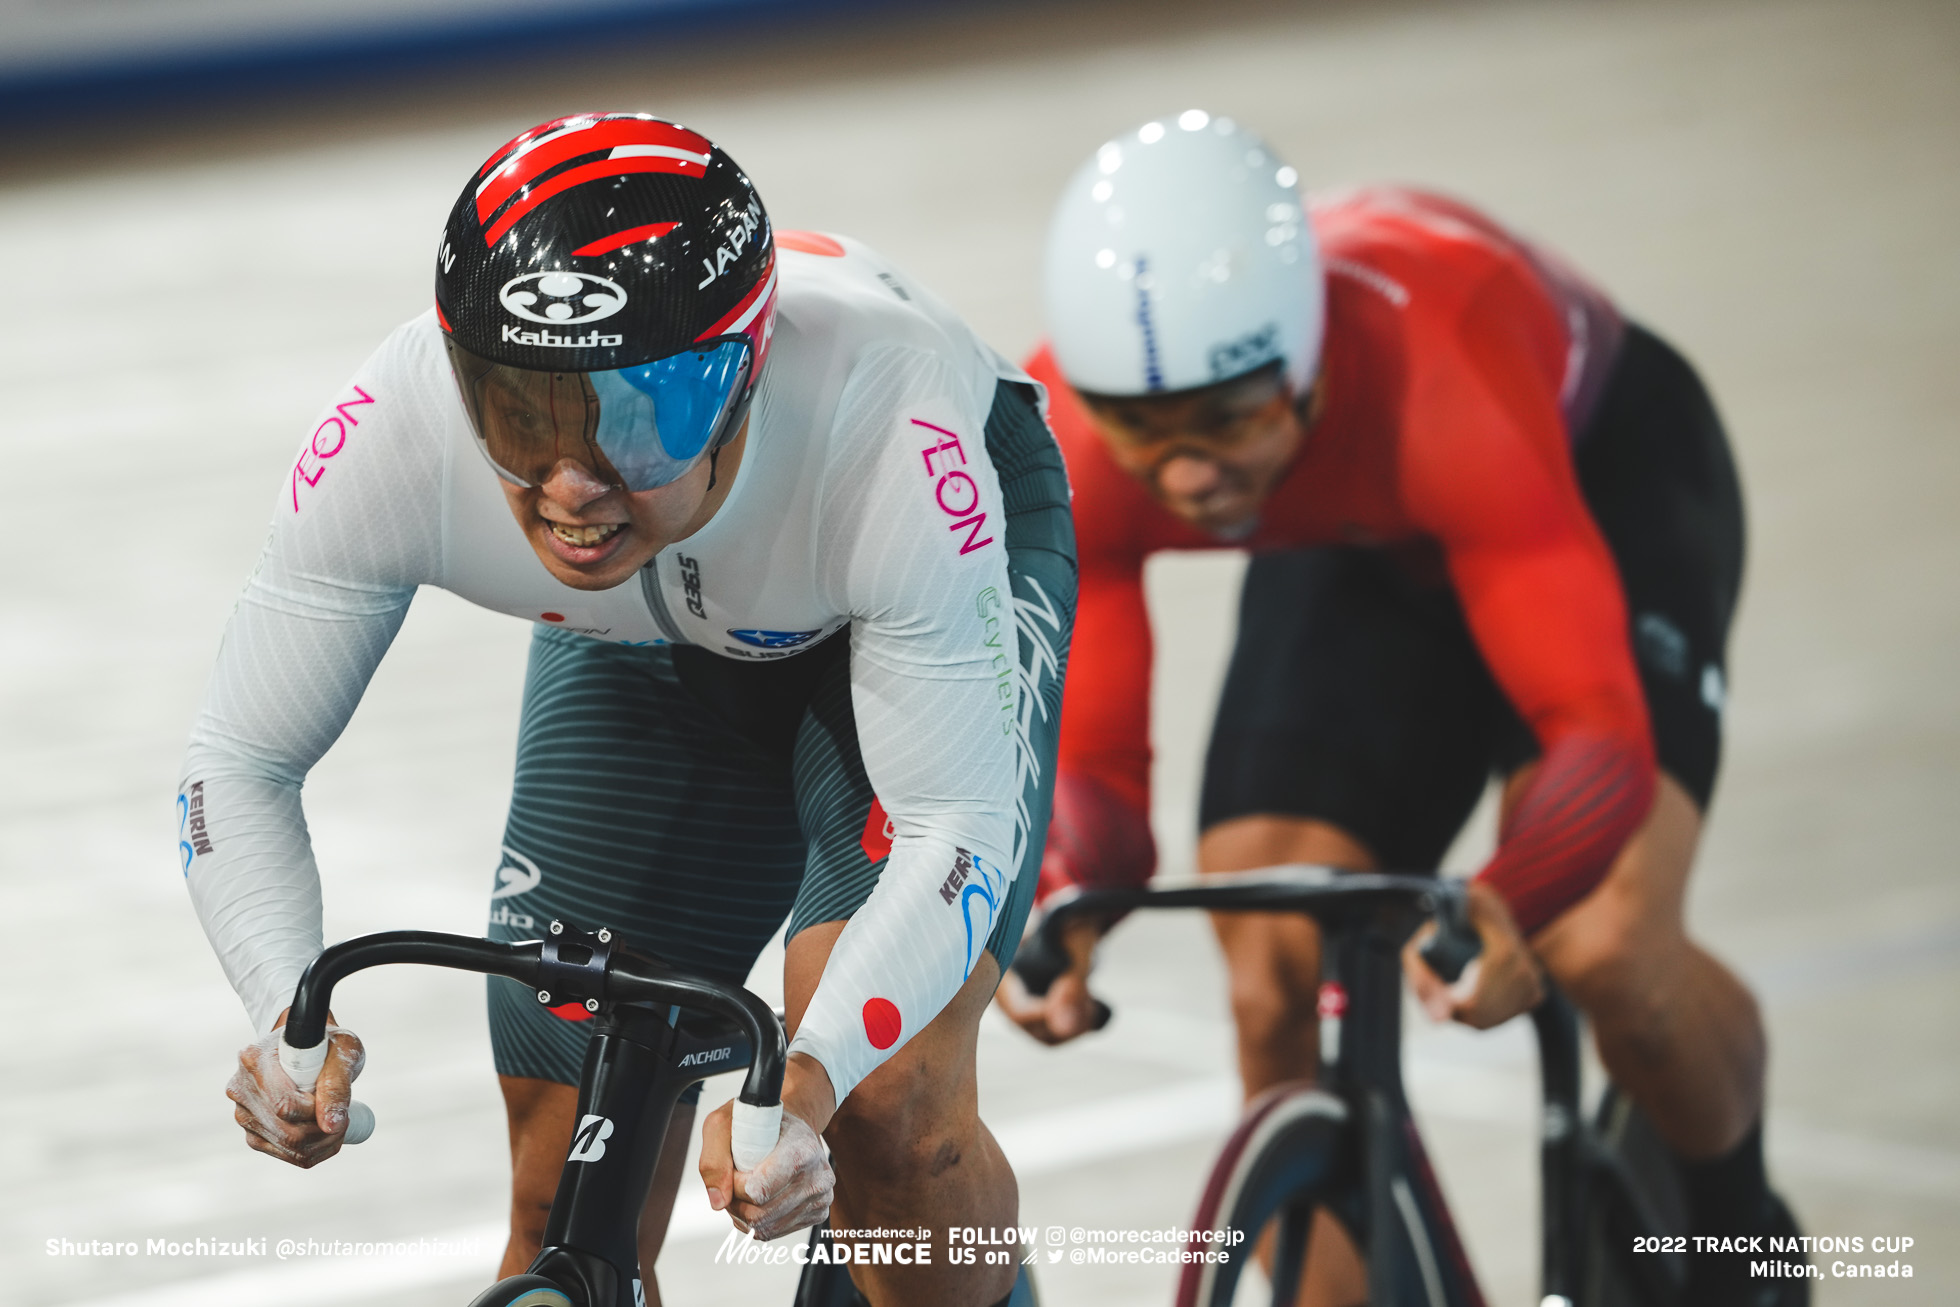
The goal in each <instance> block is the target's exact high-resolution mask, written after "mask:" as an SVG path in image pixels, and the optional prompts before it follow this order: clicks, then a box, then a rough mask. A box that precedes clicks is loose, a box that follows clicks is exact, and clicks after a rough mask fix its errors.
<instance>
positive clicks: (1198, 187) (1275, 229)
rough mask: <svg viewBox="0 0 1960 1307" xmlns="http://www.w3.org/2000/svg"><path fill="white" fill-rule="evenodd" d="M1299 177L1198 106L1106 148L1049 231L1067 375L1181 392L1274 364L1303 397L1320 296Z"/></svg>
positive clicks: (1134, 391)
mask: <svg viewBox="0 0 1960 1307" xmlns="http://www.w3.org/2000/svg"><path fill="white" fill-rule="evenodd" d="M1298 181H1299V174H1297V173H1295V172H1294V171H1293V169H1291V168H1289V167H1287V166H1286V164H1285V163H1284V162H1282V161H1281V160H1280V159H1278V158H1277V157H1275V156H1274V154H1273V152H1272V151H1271V150H1269V149H1267V148H1266V144H1265V142H1263V141H1261V140H1260V139H1259V138H1258V137H1257V136H1254V135H1253V134H1252V133H1251V132H1248V131H1245V130H1243V129H1242V128H1240V127H1239V126H1238V125H1237V124H1236V123H1234V122H1233V121H1232V120H1231V119H1229V118H1214V117H1212V116H1211V115H1210V114H1208V113H1206V112H1205V111H1204V110H1202V109H1187V110H1186V111H1185V112H1183V113H1181V114H1179V115H1177V117H1176V118H1175V119H1172V118H1164V119H1161V120H1158V121H1155V122H1148V123H1145V124H1144V125H1143V126H1142V127H1139V128H1138V129H1137V130H1136V131H1134V132H1132V133H1130V134H1129V135H1127V136H1123V137H1119V138H1117V139H1116V140H1113V141H1109V142H1106V143H1105V144H1104V145H1103V147H1102V148H1101V149H1099V150H1097V151H1096V154H1095V157H1094V158H1092V159H1090V160H1089V161H1088V162H1087V163H1085V164H1083V165H1082V167H1081V168H1079V169H1077V170H1076V173H1075V176H1074V177H1072V178H1070V179H1069V183H1068V187H1067V188H1066V189H1065V190H1064V191H1063V192H1062V199H1061V203H1060V204H1058V205H1057V206H1056V207H1055V217H1054V221H1053V222H1051V223H1050V224H1049V227H1048V261H1047V269H1046V272H1045V276H1044V283H1045V285H1044V292H1045V299H1046V301H1047V309H1048V332H1049V339H1050V341H1051V343H1052V344H1053V347H1054V351H1055V359H1056V361H1057V362H1058V363H1060V364H1061V368H1062V374H1063V375H1064V376H1066V377H1067V378H1068V380H1069V384H1070V385H1072V386H1075V387H1076V388H1077V389H1079V390H1086V391H1090V392H1091V393H1096V394H1104V395H1141V394H1148V393H1151V392H1153V391H1164V390H1188V389H1190V388H1191V387H1193V386H1207V385H1210V384H1211V383H1212V382H1215V381H1225V380H1228V379H1230V378H1232V377H1236V376H1240V375H1242V374H1244V373H1246V372H1250V371H1252V370H1253V369H1254V368H1257V367H1259V366H1261V365H1262V364H1266V363H1270V362H1271V361H1272V360H1274V359H1281V360H1283V361H1284V364H1285V368H1286V375H1287V378H1288V379H1289V380H1290V381H1291V382H1292V383H1293V389H1294V393H1295V394H1304V393H1305V391H1306V388H1307V386H1308V385H1309V384H1310V383H1311V382H1312V380H1313V376H1314V372H1315V369H1316V368H1317V367H1318V365H1319V361H1320V332H1321V323H1322V318H1323V315H1324V310H1325V303H1324V301H1325V295H1326V292H1325V290H1324V289H1323V287H1322V285H1321V271H1320V255H1319V251H1318V250H1317V248H1316V247H1315V245H1314V238H1313V229H1312V227H1310V226H1309V225H1308V223H1307V219H1306V214H1305V212H1304V211H1303V209H1302V207H1301V204H1300V195H1299V192H1298V191H1297V190H1296V189H1294V188H1295V185H1296V183H1297V182H1298Z"/></svg>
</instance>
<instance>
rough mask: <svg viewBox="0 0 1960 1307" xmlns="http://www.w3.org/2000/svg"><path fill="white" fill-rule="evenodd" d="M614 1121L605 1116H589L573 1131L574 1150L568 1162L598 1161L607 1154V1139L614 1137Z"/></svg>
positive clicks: (567, 1158)
mask: <svg viewBox="0 0 1960 1307" xmlns="http://www.w3.org/2000/svg"><path fill="white" fill-rule="evenodd" d="M612 1132H613V1123H612V1122H611V1121H609V1120H607V1119H606V1118H605V1117H603V1116H587V1117H585V1118H584V1119H582V1120H581V1121H580V1122H579V1123H578V1129H577V1130H574V1131H573V1132H572V1151H571V1153H570V1155H568V1156H567V1157H566V1158H565V1160H566V1161H568V1162H596V1161H598V1160H599V1159H600V1158H602V1157H604V1156H605V1155H606V1140H608V1139H610V1138H612Z"/></svg>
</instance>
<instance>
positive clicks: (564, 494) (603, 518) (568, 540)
mask: <svg viewBox="0 0 1960 1307" xmlns="http://www.w3.org/2000/svg"><path fill="white" fill-rule="evenodd" d="M539 375H544V374H539ZM538 402H539V397H538V396H537V395H532V394H522V393H518V392H517V390H516V389H515V388H513V387H505V386H502V385H499V384H498V383H497V382H496V381H494V380H493V381H491V382H490V383H488V384H487V385H486V386H485V387H484V395H483V422H484V426H485V428H486V432H487V434H489V436H490V437H491V439H492V442H493V443H494V442H495V441H496V440H498V439H520V438H521V439H525V440H532V439H535V438H536V432H535V431H533V430H532V428H534V427H538V426H539V425H540V422H541V419H540V415H539V414H538V412H537V407H538ZM570 425H571V429H572V430H577V429H578V427H577V425H576V424H570ZM747 444H748V427H747V425H746V424H744V426H743V428H742V431H741V433H740V434H739V435H737V436H736V437H735V439H734V440H732V441H730V442H729V443H728V446H727V447H726V448H725V449H723V450H722V451H721V453H720V454H719V455H718V456H717V457H716V458H715V459H712V460H711V459H708V458H702V459H701V460H700V461H699V462H698V463H696V464H695V465H694V467H692V468H690V469H689V470H688V471H687V472H686V473H685V474H683V475H682V476H681V477H680V478H679V479H678V480H675V481H672V482H669V483H668V484H667V485H664V486H659V487H657V488H655V489H653V490H640V491H628V490H622V489H620V488H619V486H618V484H617V483H618V481H619V480H620V477H619V474H618V472H617V471H615V470H614V469H613V467H612V466H611V465H610V464H609V463H607V461H606V458H605V455H604V454H603V453H601V452H600V451H599V449H598V447H597V446H596V445H593V444H590V443H587V442H583V441H581V442H578V444H577V445H576V447H570V448H567V447H564V446H562V445H561V447H560V448H559V450H558V455H559V457H558V459H557V461H556V462H555V463H553V464H552V465H551V466H550V469H549V471H548V472H547V473H546V474H545V475H544V479H543V480H541V481H540V482H539V483H538V484H536V485H533V486H520V485H514V484H513V483H511V482H510V481H507V480H505V479H503V478H501V477H500V478H498V481H497V484H498V485H500V486H502V487H503V491H504V499H505V501H506V502H508V503H509V504H510V511H511V514H512V516H514V517H515V518H516V519H517V524H518V526H519V527H520V528H522V529H523V532H524V537H525V539H527V540H529V541H530V542H531V548H532V549H534V550H535V551H536V552H537V555H538V559H539V561H540V562H542V563H543V564H544V566H545V570H546V571H548V572H550V573H551V574H552V576H554V577H556V578H557V579H558V580H560V581H562V582H564V583H565V584H566V585H568V586H571V587H573V588H574V589H578V590H607V589H611V588H612V587H613V586H616V585H619V584H621V583H622V582H624V581H627V580H629V579H631V578H632V576H633V574H634V573H636V572H638V571H639V570H640V569H641V568H642V567H645V566H646V565H647V563H648V562H649V561H650V560H651V559H652V558H653V556H654V555H655V554H657V553H659V552H660V551H661V550H662V549H665V548H666V547H667V546H668V545H671V544H673V543H674V542H676V541H678V540H685V539H687V537H689V536H691V535H693V534H694V533H695V532H696V531H698V530H700V529H701V528H702V527H703V526H704V525H706V524H707V522H708V519H709V518H711V517H713V516H714V514H715V510H716V509H718V508H720V507H721V504H722V501H723V500H725V499H726V498H727V497H728V489H729V487H730V485H732V484H733V482H734V479H735V474H736V472H737V470H738V469H739V468H740V466H741V461H742V450H743V448H744V447H745V446H746V445H747ZM711 473H712V475H711ZM710 480H712V481H713V482H714V485H713V487H712V488H711V487H710V486H709V481H710Z"/></svg>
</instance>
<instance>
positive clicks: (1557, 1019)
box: [1531, 989, 1592, 1307]
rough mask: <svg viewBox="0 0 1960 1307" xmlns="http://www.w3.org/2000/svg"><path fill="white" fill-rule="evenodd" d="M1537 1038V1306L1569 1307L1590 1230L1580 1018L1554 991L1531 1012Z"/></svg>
mask: <svg viewBox="0 0 1960 1307" xmlns="http://www.w3.org/2000/svg"><path fill="white" fill-rule="evenodd" d="M1531 1024H1532V1028H1533V1029H1534V1030H1535V1031H1536V1033H1537V1036H1538V1081H1539V1089H1540V1093H1541V1097H1542V1102H1543V1107H1542V1109H1541V1115H1540V1118H1539V1137H1538V1169H1539V1183H1540V1186H1541V1188H1540V1201H1541V1202H1542V1203H1543V1204H1544V1209H1543V1214H1542V1221H1541V1226H1540V1228H1541V1229H1542V1231H1543V1239H1544V1247H1543V1249H1542V1252H1541V1257H1540V1263H1539V1275H1540V1281H1541V1284H1542V1286H1543V1287H1542V1289H1541V1293H1542V1294H1543V1298H1542V1300H1541V1303H1540V1307H1572V1304H1574V1303H1575V1302H1577V1301H1578V1299H1579V1275H1580V1267H1581V1266H1582V1265H1583V1264H1584V1256H1585V1253H1584V1246H1583V1243H1584V1240H1585V1237H1586V1229H1587V1226H1588V1219H1587V1218H1588V1215H1589V1213H1588V1212H1587V1211H1586V1205H1587V1204H1588V1203H1590V1202H1591V1201H1592V1186H1591V1185H1589V1184H1587V1183H1586V1153H1585V1131H1584V1129H1583V1128H1582V1126H1583V1122H1582V1121H1581V1119H1580V1116H1579V1018H1578V1015H1577V1014H1576V1013H1575V1012H1574V1011H1573V1010H1572V1004H1571V1003H1570V1002H1569V1001H1567V999H1566V997H1565V996H1564V995H1563V994H1561V993H1559V992H1558V990H1556V989H1548V991H1547V993H1546V995H1545V998H1544V1001H1543V1002H1541V1003H1539V1005H1538V1006H1537V1007H1535V1008H1533V1009H1532V1011H1531Z"/></svg>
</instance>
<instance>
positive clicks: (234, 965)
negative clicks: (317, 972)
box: [178, 749, 322, 1031]
mask: <svg viewBox="0 0 1960 1307" xmlns="http://www.w3.org/2000/svg"><path fill="white" fill-rule="evenodd" d="M213 765H214V764H213V763H212V761H211V760H210V759H208V758H203V757H200V755H199V753H198V751H197V750H195V749H193V750H192V752H191V754H190V756H189V757H188V758H187V759H186V768H187V777H188V779H186V780H185V782H184V785H183V793H182V795H181V796H180V800H179V806H180V809H182V810H185V811H187V812H188V813H190V814H191V818H192V819H191V820H190V821H187V822H185V823H184V825H185V831H184V834H185V836H186V839H185V840H184V841H183V843H182V844H180V847H179V849H178V854H179V857H180V858H181V857H183V856H184V846H185V845H188V847H189V848H190V850H191V855H192V856H191V857H190V859H189V865H188V866H187V867H186V868H185V871H184V880H185V884H186V886H187V887H188V888H189V890H190V895H191V903H192V905H193V906H194V907H195V908H196V909H197V916H198V920H199V922H201V923H202V924H203V926H204V934H205V937H206V938H207V939H209V940H210V941H211V948H212V951H213V952H214V953H216V954H217V956H218V962H219V965H220V966H222V967H223V968H224V972H225V978H226V979H227V980H229V981H230V982H231V987H232V989H233V990H235V991H236V992H237V994H238V997H239V999H240V1001H241V1002H243V1003H244V1005H245V1010H246V1012H247V1013H248V1014H249V1015H250V1017H251V1020H252V1028H253V1029H254V1030H259V1031H265V1030H269V1029H271V1028H272V1023H273V1021H274V1020H276V1019H277V1018H278V1016H279V1013H280V1012H281V1011H282V1010H283V1009H284V1008H285V1006H286V1005H287V1004H288V1003H290V1002H292V999H293V986H294V985H295V984H296V983H298V981H299V976H300V973H301V972H302V971H304V970H305V969H306V964H307V963H309V962H311V961H312V960H313V958H314V956H315V955H316V954H318V953H319V951H320V948H321V944H322V932H321V917H320V876H319V872H318V871H317V870H316V869H315V868H314V864H313V853H312V850H311V848H309V847H308V845H307V840H306V820H305V818H304V816H303V815H302V814H301V812H300V803H299V787H298V786H297V785H285V784H281V783H279V782H277V781H273V780H269V779H266V778H264V777H252V776H246V775H238V774H213V772H212V770H211V768H212V766H213ZM199 817H203V818H204V820H203V821H201V822H199V821H198V820H197V819H198V818H199Z"/></svg>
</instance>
